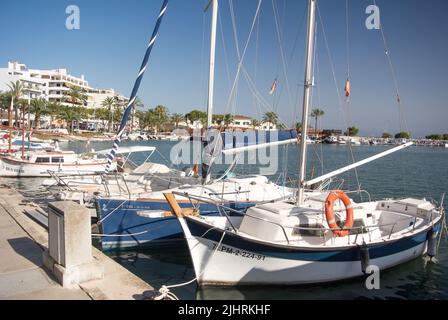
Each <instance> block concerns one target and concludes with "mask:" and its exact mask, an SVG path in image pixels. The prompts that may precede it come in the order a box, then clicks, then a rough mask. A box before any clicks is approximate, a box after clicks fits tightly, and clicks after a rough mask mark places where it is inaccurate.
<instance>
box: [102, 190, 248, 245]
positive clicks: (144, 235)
mask: <svg viewBox="0 0 448 320" xmlns="http://www.w3.org/2000/svg"><path fill="white" fill-rule="evenodd" d="M179 204H180V206H181V207H182V208H191V207H192V204H191V202H190V201H183V202H180V203H179ZM96 205H97V212H98V219H99V221H100V223H99V226H100V231H101V234H102V235H103V237H102V240H101V244H102V248H103V250H111V249H120V248H122V249H128V248H132V247H137V246H144V245H147V246H149V245H167V244H169V243H170V242H173V241H183V239H184V236H183V232H182V228H181V226H180V224H179V221H178V220H177V219H176V218H175V217H163V218H148V217H144V216H140V215H139V214H138V212H142V211H160V212H163V211H171V208H170V206H169V205H168V203H167V202H166V200H165V199H154V200H115V199H114V200H112V199H102V198H99V199H97V200H96ZM224 205H225V206H228V207H230V208H234V209H236V210H244V209H245V208H248V207H251V206H254V205H255V203H251V202H242V203H238V204H236V203H233V202H229V203H227V204H224ZM200 211H201V214H202V215H218V214H219V213H218V212H217V208H216V205H212V204H205V203H202V204H200Z"/></svg>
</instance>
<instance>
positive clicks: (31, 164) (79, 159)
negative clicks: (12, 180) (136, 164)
mask: <svg viewBox="0 0 448 320" xmlns="http://www.w3.org/2000/svg"><path fill="white" fill-rule="evenodd" d="M106 164H107V160H106V159H98V158H97V156H96V155H78V154H76V153H75V152H73V151H54V152H47V151H34V152H27V153H25V155H24V157H23V159H22V155H21V153H16V154H13V155H3V156H0V176H2V177H50V176H51V175H52V174H54V173H63V174H64V175H92V174H97V173H101V172H103V171H104V168H105V166H106ZM113 170H116V163H114V164H113Z"/></svg>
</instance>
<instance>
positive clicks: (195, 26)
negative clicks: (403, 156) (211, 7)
mask: <svg viewBox="0 0 448 320" xmlns="http://www.w3.org/2000/svg"><path fill="white" fill-rule="evenodd" d="M206 2H207V1H206V0H171V1H170V6H169V8H168V11H167V14H166V19H165V20H164V22H163V24H162V27H161V29H160V34H159V37H158V39H157V43H156V46H155V48H154V50H153V54H152V57H151V59H150V68H149V69H148V71H147V73H146V75H145V78H144V80H143V82H142V86H141V88H140V93H139V95H140V96H141V98H142V100H143V101H144V103H145V105H146V106H148V107H154V106H156V105H158V104H162V105H165V106H167V107H168V108H169V109H170V111H171V112H177V113H185V112H188V111H189V110H191V109H193V108H197V109H203V110H205V107H206V106H205V105H206V96H207V68H208V48H209V29H210V18H211V17H210V12H208V13H207V14H205V15H204V14H203V12H202V9H203V8H204V6H205V4H206ZM376 2H377V4H378V5H379V7H380V9H381V21H382V24H383V27H384V31H385V35H386V38H387V41H388V45H389V52H390V54H391V57H392V61H393V65H394V69H395V72H396V74H397V81H398V86H399V89H400V92H401V101H402V103H403V114H404V117H405V119H406V121H405V122H403V121H400V120H399V109H398V106H397V103H396V98H395V89H394V84H393V78H392V76H391V71H390V69H389V66H388V62H387V60H386V56H385V53H384V46H383V42H382V38H381V34H380V32H379V31H378V30H370V31H369V30H367V29H366V27H365V20H366V18H367V15H366V14H365V9H366V7H367V6H368V5H370V4H372V3H373V0H348V3H349V19H348V23H349V38H350V45H349V50H348V53H349V57H350V59H349V65H350V71H351V85H352V97H351V101H350V104H345V103H343V104H342V105H340V104H339V103H338V98H337V90H336V86H335V83H334V80H333V75H332V70H331V64H330V63H329V58H328V51H327V49H326V43H325V41H324V37H323V32H322V28H321V22H320V21H319V22H318V35H317V64H318V66H319V68H318V70H317V69H316V83H317V87H316V88H315V91H314V98H313V105H314V106H319V107H320V108H321V109H323V110H324V111H325V116H324V117H323V118H322V121H321V122H322V123H321V125H322V126H324V127H326V128H341V129H342V128H345V127H346V126H347V124H349V125H354V126H357V127H359V128H360V129H361V133H362V134H366V135H367V134H381V133H382V132H386V131H387V132H391V133H396V132H398V131H400V129H404V130H405V129H409V130H410V131H411V133H412V134H413V135H414V136H423V135H425V134H429V133H444V132H448V125H447V122H448V121H447V120H448V108H447V107H448V106H447V101H448V90H447V89H448V86H447V84H448V81H447V79H446V78H447V75H448V64H447V63H446V57H447V56H448V43H447V39H448V37H447V35H448V25H447V24H448V23H447V22H446V19H445V15H446V12H448V2H447V1H446V0H377V1H376ZM161 3H162V1H161V0H128V1H118V0H107V1H106V0H89V1H85V0H71V1H64V0H40V1H32V0H2V10H1V11H0V37H1V39H2V45H1V46H0V65H1V66H2V67H3V66H6V63H7V61H8V60H18V61H21V62H23V63H25V64H27V65H28V66H29V67H30V68H40V69H46V68H58V67H66V68H68V69H69V72H70V73H72V74H74V75H80V74H84V75H85V76H86V78H87V80H88V81H89V82H90V84H91V85H92V86H95V87H104V88H114V89H116V90H117V91H119V92H120V93H123V94H125V95H129V94H130V91H131V89H132V85H133V83H134V80H135V77H136V74H137V71H138V68H139V66H140V64H141V60H142V57H143V54H144V51H145V46H146V44H147V42H148V38H149V36H150V34H151V32H152V29H153V26H154V23H155V19H156V17H157V14H158V10H159V8H160V5H161ZM345 3H346V0H320V1H319V10H320V16H321V17H322V23H323V25H324V27H325V31H326V37H327V39H328V47H329V53H330V54H331V59H332V61H333V63H334V66H335V75H336V82H337V89H338V90H340V91H341V93H343V88H344V82H345V79H346V74H347V49H346V48H347V43H346V13H345ZM70 4H76V5H78V6H79V8H80V10H81V29H80V30H73V31H69V30H67V29H66V28H65V20H66V18H67V15H66V13H65V8H66V7H67V6H68V5H70ZM257 4H258V0H233V8H234V13H235V21H236V31H237V35H238V38H239V43H238V44H239V47H240V50H241V51H242V48H243V47H244V45H245V43H246V39H247V36H248V32H249V28H250V25H251V23H252V19H253V16H254V13H255V9H256V7H257ZM306 4H307V1H305V0H275V1H274V6H275V10H276V12H277V17H278V24H279V30H280V32H281V34H282V49H283V52H284V56H285V64H286V70H287V78H288V83H289V93H288V90H287V83H286V81H285V79H286V78H285V72H284V68H283V63H282V59H281V55H280V46H279V44H278V38H277V31H276V24H275V19H274V14H273V2H272V1H271V0H264V1H263V4H262V7H261V13H260V18H259V23H258V24H257V27H256V28H255V30H254V33H253V34H252V38H251V41H250V43H249V46H248V50H247V53H246V56H245V60H244V62H243V64H244V68H245V70H247V74H248V77H249V78H250V79H251V80H250V81H253V83H254V84H255V86H256V88H257V91H258V92H259V93H260V94H261V95H262V97H263V99H264V100H265V101H266V103H265V104H263V105H262V104H260V103H257V101H256V99H254V95H253V93H252V91H251V90H250V88H249V85H248V81H247V79H246V77H245V76H244V74H242V75H241V77H240V80H239V85H238V87H237V88H238V91H237V98H236V100H235V102H234V103H231V104H229V103H228V100H229V99H228V98H229V93H230V87H231V84H232V83H233V79H234V77H235V72H236V66H237V55H236V49H235V41H234V38H233V29H232V22H231V21H232V20H231V15H230V2H229V0H220V24H219V25H220V26H222V29H221V28H219V30H218V47H217V61H216V66H217V72H216V101H215V110H216V113H223V112H229V111H232V112H234V113H237V114H245V115H249V116H254V117H261V116H262V114H263V113H264V112H266V111H268V110H269V109H272V110H275V111H276V112H278V113H279V115H280V118H281V119H282V120H283V122H285V123H286V124H288V125H290V124H292V123H293V122H294V121H296V120H298V119H299V117H301V96H302V86H301V84H303V74H304V43H305V33H306V26H305V21H304V19H305V18H306V16H305V14H306ZM221 34H223V35H224V39H222V37H221ZM203 39H204V40H203ZM223 44H224V45H225V46H224V45H223ZM275 78H278V90H277V93H276V95H275V97H270V96H269V95H268V92H269V89H270V86H271V84H272V82H273V80H274V79H275ZM344 114H345V116H344ZM312 123H314V122H312Z"/></svg>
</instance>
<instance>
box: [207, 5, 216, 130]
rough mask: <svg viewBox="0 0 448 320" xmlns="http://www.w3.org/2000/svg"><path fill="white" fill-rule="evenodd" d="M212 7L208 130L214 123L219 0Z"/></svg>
mask: <svg viewBox="0 0 448 320" xmlns="http://www.w3.org/2000/svg"><path fill="white" fill-rule="evenodd" d="M210 3H211V5H212V31H211V36H210V37H211V38H210V68H209V79H208V101H207V129H209V128H211V126H212V122H213V93H214V84H215V57H216V54H215V52H216V28H217V24H218V0H211V2H210Z"/></svg>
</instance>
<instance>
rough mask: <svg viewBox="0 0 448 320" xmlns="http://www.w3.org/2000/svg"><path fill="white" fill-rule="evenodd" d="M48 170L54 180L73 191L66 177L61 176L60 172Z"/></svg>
mask: <svg viewBox="0 0 448 320" xmlns="http://www.w3.org/2000/svg"><path fill="white" fill-rule="evenodd" d="M47 172H48V174H49V175H50V177H52V178H53V179H54V180H56V182H57V183H58V185H62V186H64V187H66V188H68V189H69V190H70V191H73V189H72V188H70V186H69V185H68V184H67V182H65V181H64V179H62V178H61V177H59V176H58V174H57V173H56V172H55V171H52V170H47Z"/></svg>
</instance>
